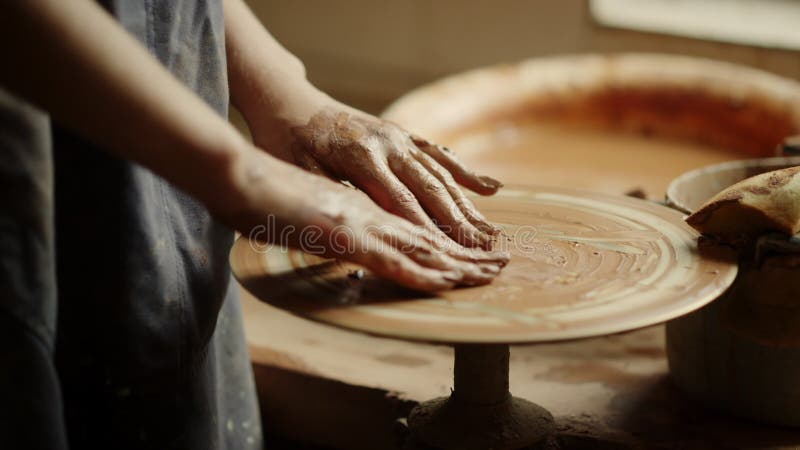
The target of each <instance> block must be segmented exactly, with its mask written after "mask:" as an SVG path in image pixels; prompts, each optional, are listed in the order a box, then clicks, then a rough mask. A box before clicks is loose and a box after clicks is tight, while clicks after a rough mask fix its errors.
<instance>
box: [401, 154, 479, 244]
mask: <svg viewBox="0 0 800 450" xmlns="http://www.w3.org/2000/svg"><path fill="white" fill-rule="evenodd" d="M389 166H390V167H391V169H392V171H393V172H394V173H395V175H397V178H399V179H400V181H402V182H403V184H405V185H406V186H407V187H408V188H409V189H410V190H411V192H413V193H414V195H415V196H416V198H417V200H418V201H419V202H420V204H422V206H423V208H425V210H426V211H428V214H430V215H431V217H433V218H434V219H436V221H437V223H438V225H439V227H440V228H442V230H443V231H444V232H445V234H447V235H448V236H450V237H451V238H452V239H453V240H455V241H456V242H458V243H459V244H461V245H465V246H469V247H482V248H485V247H487V246H488V245H489V244H490V243H491V237H490V236H489V235H487V234H486V233H484V232H482V231H480V230H479V229H477V228H476V227H475V225H473V224H472V223H470V221H469V220H467V218H466V217H464V214H463V213H462V212H461V209H460V208H459V207H458V205H456V203H455V202H454V201H453V198H452V197H451V196H450V194H449V193H448V192H447V188H446V187H445V186H444V185H443V184H442V183H441V182H440V181H439V180H437V179H436V177H434V176H433V175H431V173H430V172H428V171H427V170H425V168H424V167H423V166H422V164H420V163H419V162H418V161H417V160H416V159H414V158H413V157H412V156H410V155H408V154H399V155H396V156H394V157H392V158H390V160H389Z"/></svg>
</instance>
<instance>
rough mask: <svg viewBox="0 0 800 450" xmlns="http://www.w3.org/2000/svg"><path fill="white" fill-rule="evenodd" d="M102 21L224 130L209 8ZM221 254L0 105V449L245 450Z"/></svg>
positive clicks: (253, 439) (173, 209) (248, 425)
mask: <svg viewBox="0 0 800 450" xmlns="http://www.w3.org/2000/svg"><path fill="white" fill-rule="evenodd" d="M104 6H106V7H107V9H108V10H109V11H110V12H111V13H112V14H113V15H114V16H115V17H117V19H118V20H119V22H120V23H121V24H122V25H123V26H124V27H125V28H126V29H127V30H128V31H129V32H130V33H131V34H132V35H133V36H135V37H136V38H137V39H138V40H139V41H140V42H141V43H142V44H143V45H145V46H146V47H147V49H148V50H149V51H150V53H151V54H153V55H154V56H155V57H156V58H158V60H159V61H160V62H161V63H162V64H163V65H164V66H165V67H167V68H168V69H169V70H170V71H171V72H172V73H173V74H174V75H175V76H176V77H177V78H178V79H180V80H181V81H182V82H183V83H184V84H185V85H186V86H188V87H189V88H190V89H192V90H193V91H194V92H196V93H197V94H198V95H200V96H201V97H202V98H203V99H204V100H205V101H206V102H207V103H208V104H209V105H210V106H211V107H212V108H214V109H215V110H216V111H217V112H218V113H219V114H220V115H223V116H227V105H228V96H227V79H226V69H225V46H224V31H223V18H222V11H221V2H219V1H215V0H209V1H204V0H184V1H178V0H111V1H108V2H105V4H104ZM231 242H232V233H231V231H230V230H229V229H226V228H225V227H223V226H222V225H220V224H218V223H217V222H216V221H215V220H214V219H213V218H212V217H210V215H209V213H208V212H207V211H206V209H205V208H204V207H203V206H202V205H200V204H199V203H198V202H197V201H195V200H194V199H193V198H191V197H189V196H187V195H185V194H184V193H182V192H180V191H179V190H177V189H175V188H174V187H172V186H171V185H170V184H169V183H167V182H166V181H164V180H162V179H161V178H159V177H158V176H156V175H154V174H152V173H151V172H150V171H148V170H147V169H144V168H142V167H139V166H137V165H134V164H131V163H128V162H126V161H123V160H120V159H118V158H115V157H113V156H110V155H109V154H108V153H106V152H104V151H102V150H101V149H98V148H96V147H94V146H93V145H91V144H89V143H88V142H86V141H85V140H83V139H82V138H80V137H78V136H76V135H74V134H73V133H71V132H69V131H67V130H65V129H64V128H62V127H61V126H60V125H59V124H58V123H57V122H56V121H54V120H50V119H49V118H48V117H47V116H46V115H45V114H43V113H41V112H39V111H37V110H36V109H35V108H32V107H30V106H29V105H27V104H25V103H24V102H23V101H21V100H20V99H18V98H15V97H13V96H11V95H9V94H8V93H5V92H3V91H2V90H0V358H2V359H0V367H2V370H1V371H0V405H2V406H0V408H1V409H0V411H2V412H0V448H3V449H5V448H42V449H51V448H52V449H61V448H73V449H86V448H102V449H111V448H114V449H123V448H137V449H138V448H153V449H171V448H174V449H246V448H261V446H262V439H261V430H260V421H259V417H258V409H257V404H256V394H255V388H254V383H253V378H252V372H251V368H250V363H249V359H248V355H247V348H246V345H245V342H244V337H243V332H242V323H241V310H240V306H239V299H238V297H237V291H236V286H235V284H234V283H233V282H231V278H230V272H229V269H228V263H227V254H228V250H229V249H230V246H231Z"/></svg>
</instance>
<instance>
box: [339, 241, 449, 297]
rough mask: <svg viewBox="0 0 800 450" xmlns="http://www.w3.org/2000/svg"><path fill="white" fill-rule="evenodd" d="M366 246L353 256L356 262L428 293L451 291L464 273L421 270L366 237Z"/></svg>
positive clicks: (384, 276)
mask: <svg viewBox="0 0 800 450" xmlns="http://www.w3.org/2000/svg"><path fill="white" fill-rule="evenodd" d="M365 245H366V248H365V251H359V252H356V253H355V254H353V262H355V263H357V264H361V265H363V266H364V267H366V268H368V269H369V270H370V271H372V272H373V273H374V274H375V275H377V276H379V277H381V278H386V279H389V280H392V281H394V282H396V283H399V284H402V285H403V286H406V287H409V288H411V289H417V290H421V291H427V292H433V291H441V290H444V289H451V288H453V287H454V286H455V285H456V284H457V283H458V282H460V281H461V278H462V277H461V274H460V273H458V272H456V271H444V270H436V269H431V268H426V267H422V266H420V265H419V264H417V263H415V262H414V261H413V260H412V259H411V258H409V257H408V256H406V255H404V254H402V253H400V252H392V251H386V248H385V247H383V246H381V245H380V244H379V243H377V242H375V241H374V238H367V241H366V242H365Z"/></svg>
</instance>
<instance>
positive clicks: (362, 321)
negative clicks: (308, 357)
mask: <svg viewBox="0 0 800 450" xmlns="http://www.w3.org/2000/svg"><path fill="white" fill-rule="evenodd" d="M474 200H475V202H476V204H477V205H478V207H479V208H481V210H482V211H484V212H485V213H486V215H487V217H488V218H489V219H490V220H492V221H494V222H495V223H496V224H498V225H499V226H501V227H502V228H503V229H504V231H505V233H506V235H507V236H508V239H509V240H508V241H503V242H500V245H504V246H505V247H506V248H507V249H508V250H509V251H510V252H511V255H512V256H511V262H510V263H509V265H508V266H507V267H506V268H505V270H504V271H503V272H501V274H500V275H499V276H498V277H497V278H496V279H495V281H494V282H493V283H492V284H490V285H488V286H483V287H476V288H463V289H456V290H452V291H446V292H442V293H439V294H438V295H425V294H420V293H417V292H410V291H406V290H402V289H400V288H398V287H397V286H395V285H393V284H390V283H389V282H386V281H384V280H380V279H377V278H375V277H374V276H373V275H371V274H370V273H369V272H366V271H365V274H364V277H363V278H362V279H360V280H358V279H354V278H352V277H350V276H348V274H349V273H351V272H352V270H354V266H352V265H349V264H345V263H339V262H333V261H329V260H328V261H326V260H323V259H321V258H318V257H313V256H310V255H306V254H303V253H300V252H296V251H292V250H289V251H283V250H282V249H280V248H277V247H276V248H272V249H271V250H268V251H266V252H261V253H260V252H257V251H255V250H254V249H253V248H251V246H250V245H249V243H248V241H247V240H241V239H240V240H239V241H238V242H237V243H236V245H235V247H234V249H233V252H232V255H231V263H232V267H233V270H234V273H235V274H236V276H237V278H238V279H239V280H240V281H241V282H242V284H243V285H244V287H245V288H246V289H248V290H249V291H250V292H252V293H253V294H254V295H255V296H256V297H259V298H261V299H262V300H264V301H267V302H269V303H271V304H273V305H276V306H278V307H280V308H284V309H287V310H289V311H291V312H293V313H295V314H299V315H301V316H304V317H308V318H311V319H314V320H319V321H322V322H325V323H329V324H334V325H338V326H342V327H346V328H350V329H354V330H359V331H364V332H368V333H374V334H378V335H382V336H388V337H397V338H401V339H410V340H417V341H432V342H442V343H459V342H464V343H514V342H520V343H521V342H541V341H551V340H562V339H573V338H578V337H588V336H597V335H604V334H609V333H614V332H620V331H624V330H629V329H633V328H638V327H643V326H646V325H650V324H654V323H659V322H663V321H665V320H668V319H670V318H672V317H674V316H675V315H680V314H683V313H686V312H688V311H690V310H692V309H695V308H697V307H699V306H702V305H703V304H705V303H706V302H708V301H710V300H711V299H713V298H714V297H715V296H716V295H718V294H719V293H720V292H722V291H723V290H724V289H725V288H726V287H727V286H728V285H729V284H730V282H731V281H732V280H733V277H734V276H735V272H736V267H735V265H734V264H732V263H731V262H730V261H722V260H715V259H710V258H702V257H701V256H700V254H699V252H698V248H697V246H696V240H697V234H696V232H694V231H693V230H692V229H691V228H690V227H689V226H688V225H686V224H685V223H684V222H683V217H682V215H681V214H680V213H678V212H676V211H673V210H671V209H669V208H666V207H663V206H660V205H656V204H653V203H650V202H647V201H643V200H639V199H633V198H626V197H607V196H602V195H598V194H593V193H588V192H584V191H574V190H567V189H513V188H506V189H504V190H502V191H501V192H500V193H499V194H497V195H495V196H492V197H475V198H474Z"/></svg>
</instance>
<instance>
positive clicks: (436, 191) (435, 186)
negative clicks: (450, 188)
mask: <svg viewBox="0 0 800 450" xmlns="http://www.w3.org/2000/svg"><path fill="white" fill-rule="evenodd" d="M422 188H423V189H424V190H425V192H426V193H428V194H431V195H441V194H443V193H444V186H443V185H442V183H440V182H439V181H438V180H436V179H435V178H433V177H428V178H427V179H426V180H425V182H424V184H423V186H422Z"/></svg>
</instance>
